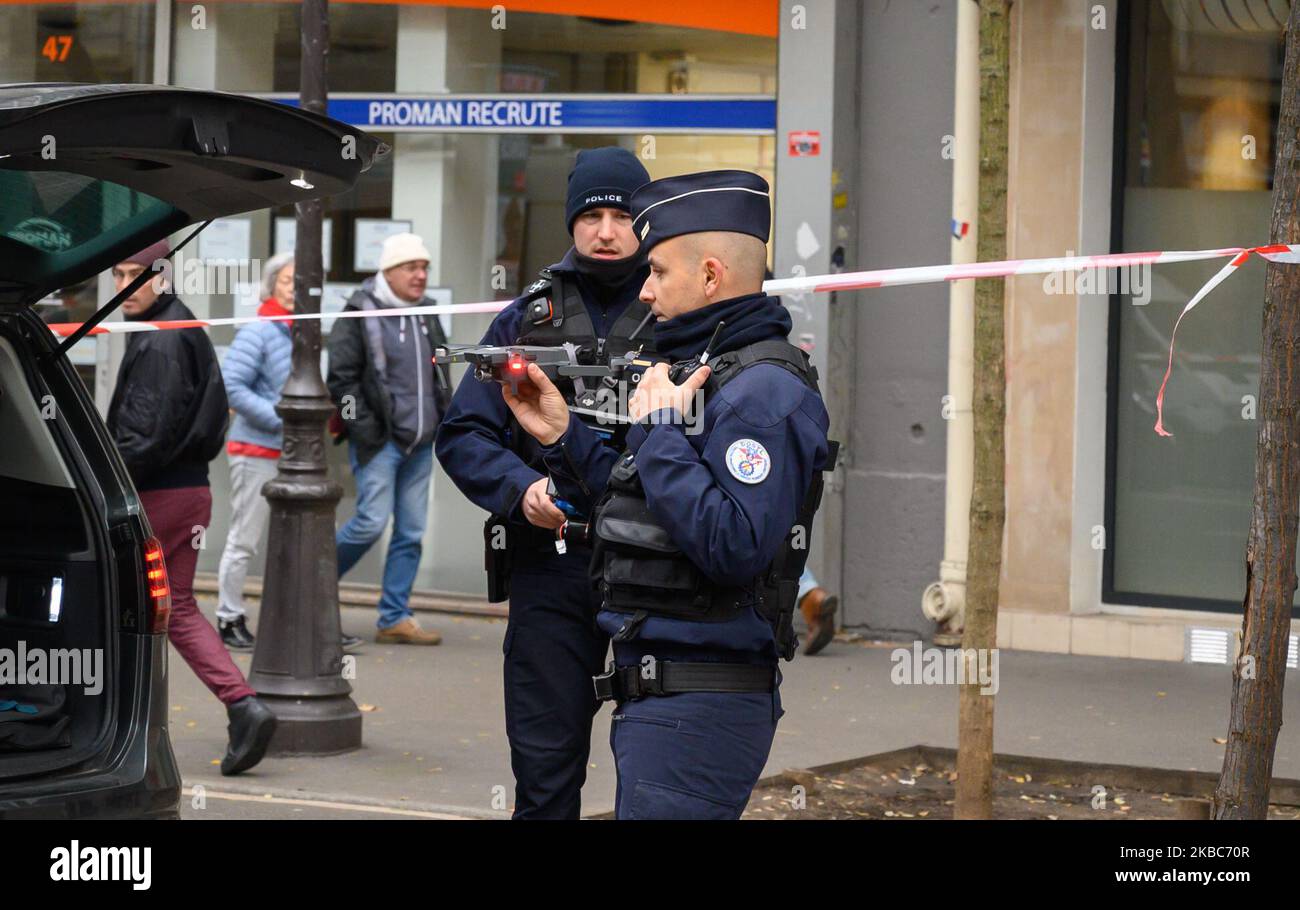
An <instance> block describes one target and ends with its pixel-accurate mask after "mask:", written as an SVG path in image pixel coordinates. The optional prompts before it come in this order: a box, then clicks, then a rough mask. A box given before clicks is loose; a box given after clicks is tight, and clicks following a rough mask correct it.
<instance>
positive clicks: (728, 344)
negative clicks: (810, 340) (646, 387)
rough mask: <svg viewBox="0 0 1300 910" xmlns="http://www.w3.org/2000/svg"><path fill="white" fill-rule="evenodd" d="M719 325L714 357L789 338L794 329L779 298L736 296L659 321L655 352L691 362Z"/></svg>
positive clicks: (655, 329)
mask: <svg viewBox="0 0 1300 910" xmlns="http://www.w3.org/2000/svg"><path fill="white" fill-rule="evenodd" d="M719 322H725V323H726V325H725V326H723V327H722V332H721V334H719V335H718V340H717V342H716V343H715V344H714V346H713V349H712V350H710V351H709V354H710V356H712V355H714V354H721V353H724V352H726V351H734V350H736V349H737V348H743V347H744V346H745V345H747V344H753V343H754V342H756V341H763V340H764V339H767V338H785V337H786V336H788V335H789V334H790V329H792V328H793V327H794V322H793V320H791V319H790V312H789V311H788V310H787V309H786V308H785V307H784V306H782V305H781V301H780V300H778V299H777V298H776V297H768V296H767V295H766V294H763V293H762V292H759V293H757V294H746V295H745V296H743V297H732V298H731V299H730V300H720V301H718V302H717V303H712V304H709V305H708V306H705V307H700V308H699V309H698V310H691V311H690V312H689V313H683V314H682V315H680V316H676V317H674V318H672V319H668V320H665V321H663V322H656V323H655V327H654V333H655V350H656V351H658V352H659V353H660V354H662V355H663V356H665V357H669V358H672V359H673V360H689V359H690V358H693V357H698V356H699V355H700V354H702V353H703V352H704V346H705V345H707V344H708V343H709V339H710V338H712V337H713V330H714V329H715V328H717V325H718V323H719Z"/></svg>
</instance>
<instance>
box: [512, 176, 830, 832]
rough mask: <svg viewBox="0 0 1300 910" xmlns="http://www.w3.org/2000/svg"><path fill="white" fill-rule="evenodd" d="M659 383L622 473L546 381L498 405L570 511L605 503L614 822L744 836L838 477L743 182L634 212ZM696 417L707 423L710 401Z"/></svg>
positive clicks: (639, 195)
mask: <svg viewBox="0 0 1300 910" xmlns="http://www.w3.org/2000/svg"><path fill="white" fill-rule="evenodd" d="M632 204H633V211H634V213H635V219H634V221H633V227H634V229H635V230H636V232H637V236H638V237H639V238H640V239H641V247H642V249H643V250H645V251H646V253H647V254H648V258H649V264H650V277H649V278H648V279H647V281H646V283H645V287H644V288H643V290H642V292H641V299H642V300H643V301H645V302H646V303H648V304H649V305H650V307H651V309H652V310H653V312H654V314H655V316H656V317H657V322H656V324H655V327H654V340H655V345H656V349H657V351H658V353H659V354H660V355H661V356H666V357H668V358H669V359H671V360H674V361H676V363H675V364H674V366H673V368H672V370H671V371H670V370H669V368H668V367H667V366H665V365H657V366H655V367H654V368H653V369H652V370H651V371H649V372H648V373H647V374H646V376H645V377H644V378H643V379H642V380H641V382H640V385H639V387H638V389H637V391H636V393H635V395H634V396H633V397H632V399H631V403H630V408H629V411H630V414H631V416H632V417H633V418H636V419H637V420H638V423H637V424H636V425H635V426H633V427H632V428H631V429H630V430H629V432H628V434H627V439H626V451H625V453H624V454H622V455H616V454H614V453H612V452H611V451H609V449H608V447H605V446H602V445H601V444H600V440H599V439H597V438H596V436H595V435H594V434H593V433H592V432H591V431H590V429H589V428H588V427H587V426H586V425H584V424H583V423H582V422H581V421H579V420H577V419H575V418H574V416H573V415H571V414H567V413H565V409H564V407H563V403H562V399H561V397H560V395H559V393H558V391H557V390H556V388H555V386H554V385H553V384H552V383H551V382H550V381H549V380H548V379H547V377H546V376H545V375H544V373H543V372H542V371H541V370H539V369H537V367H536V365H530V369H529V379H530V381H531V384H526V385H521V386H520V387H519V393H518V395H517V396H516V395H513V394H511V393H510V391H509V390H508V389H504V388H503V397H505V398H506V401H507V403H508V404H509V406H510V407H511V409H512V411H513V412H514V413H515V415H516V418H517V419H518V420H519V422H520V424H521V425H522V426H523V427H524V428H525V429H527V430H528V431H529V432H530V433H532V434H534V435H535V436H536V437H537V439H538V441H539V442H540V443H541V444H542V445H543V452H544V459H545V462H546V464H547V465H548V467H549V468H550V470H551V472H552V474H553V475H554V476H555V478H556V482H557V486H558V487H559V488H560V490H561V491H562V493H563V494H564V495H565V496H568V497H573V499H574V500H575V501H582V502H591V501H593V500H594V503H593V504H592V505H591V506H590V510H591V513H592V519H591V525H590V534H591V535H592V539H593V546H594V553H595V558H594V559H593V562H592V573H593V580H594V581H595V583H596V584H597V585H598V590H599V591H600V594H601V612H600V614H599V618H598V619H599V624H600V626H601V628H603V629H605V630H606V631H607V632H609V633H610V634H611V636H612V639H613V643H614V661H613V663H612V664H611V666H610V668H609V669H608V670H607V671H606V672H605V673H602V674H599V675H598V676H597V677H595V680H594V685H595V687H596V690H597V693H598V695H599V696H600V697H601V698H602V699H609V700H612V701H615V702H617V705H618V706H617V709H616V710H615V713H614V716H613V725H612V732H611V734H610V740H611V745H612V747H613V750H614V757H615V762H616V765H617V769H618V794H617V798H616V811H617V815H618V817H619V818H738V817H739V816H740V814H741V812H742V811H743V810H744V808H745V805H746V803H747V801H748V799H749V796H750V793H751V791H752V790H753V786H754V784H755V782H756V781H757V780H758V777H759V775H760V774H761V772H762V769H763V766H764V764H765V762H766V761H767V757H768V753H769V751H770V749H771V745H772V740H773V737H774V735H775V733H776V724H777V720H778V719H779V718H780V716H781V714H782V709H781V703H780V694H779V684H780V673H779V671H778V668H777V663H778V659H779V658H785V659H789V658H790V657H791V656H793V654H794V651H795V646H796V641H795V637H794V633H793V628H792V620H791V618H792V614H793V610H794V602H795V595H796V593H797V588H798V579H799V576H800V574H801V573H802V571H803V568H804V563H805V562H806V558H807V546H808V534H809V530H810V528H811V522H812V517H813V514H814V512H815V511H816V508H817V504H818V502H819V500H820V497H821V487H822V471H824V470H828V469H829V468H830V467H831V466H832V465H833V462H834V443H831V442H830V441H829V440H828V439H827V436H826V433H827V427H828V425H829V418H828V416H827V413H826V408H825V406H824V405H823V403H822V399H821V396H820V394H819V393H818V391H817V383H816V374H815V371H814V370H813V369H812V368H811V366H810V365H809V363H808V358H807V355H806V354H805V353H804V352H803V351H801V350H799V349H798V348H797V347H795V346H793V345H791V344H790V343H789V342H788V341H787V335H788V333H789V331H790V329H791V320H790V316H789V314H788V313H787V311H786V309H785V308H784V307H783V306H782V305H781V303H780V301H779V300H777V299H776V298H773V297H768V296H766V295H764V294H763V293H762V291H761V287H762V282H763V274H764V266H765V264H766V259H767V255H766V241H767V238H768V231H769V228H770V207H769V196H768V186H767V183H766V181H764V180H763V179H762V178H761V177H759V176H757V175H755V174H751V173H748V172H744V171H712V172H707V173H702V174H690V175H686V176H682V177H672V178H668V179H664V180H657V181H655V182H653V183H650V184H648V185H646V186H644V187H641V188H640V189H639V190H638V191H637V192H636V194H635V195H634V196H633V200H632ZM700 396H702V397H703V408H702V411H701V410H700V408H699V405H698V401H697V399H698V398H699V397H700Z"/></svg>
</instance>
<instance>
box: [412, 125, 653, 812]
mask: <svg viewBox="0 0 1300 910" xmlns="http://www.w3.org/2000/svg"><path fill="white" fill-rule="evenodd" d="M649 179H650V177H649V175H648V174H647V173H646V170H645V168H644V167H643V166H642V165H641V163H640V162H639V161H638V160H637V158H636V156H635V155H633V154H632V153H631V152H629V151H627V150H625V149H622V148H617V147H606V148H597V149H590V150H584V151H581V152H579V153H578V156H577V161H576V163H575V165H574V167H573V170H572V172H571V173H570V174H569V183H568V197H567V202H566V206H565V219H566V223H567V226H568V229H569V233H570V234H571V235H572V236H573V247H572V248H571V249H570V250H569V251H568V253H566V254H565V256H564V258H563V259H561V260H560V261H559V262H557V263H555V264H554V265H551V266H549V267H548V268H546V269H543V270H542V273H541V276H540V280H538V281H537V282H535V283H534V284H532V285H530V286H529V287H528V288H527V289H526V290H525V292H524V294H523V296H521V297H519V298H517V299H516V300H515V301H514V302H513V303H512V304H511V305H510V306H509V307H507V308H506V309H505V310H503V311H502V312H501V313H500V314H499V315H498V316H497V318H496V319H495V320H494V321H493V323H492V325H491V327H490V328H489V329H488V332H487V334H486V335H485V336H484V337H483V342H482V343H483V344H485V345H512V344H531V345H548V346H554V345H561V344H565V343H568V344H573V345H575V346H576V347H577V356H578V358H579V359H580V361H581V362H582V363H584V364H587V365H597V364H600V363H607V362H608V361H609V359H610V358H611V357H621V356H623V355H625V354H626V353H628V352H629V351H630V350H635V349H637V348H641V347H644V349H645V351H646V352H649V350H650V348H651V337H650V336H651V329H650V325H649V323H650V321H651V316H650V311H649V309H648V307H647V305H646V304H645V303H642V302H641V301H640V300H638V299H637V295H638V293H639V292H640V290H641V286H642V284H643V283H644V282H645V279H646V276H647V274H648V272H649V269H648V268H647V266H646V265H645V258H644V256H642V255H641V254H640V252H639V250H638V246H639V244H638V241H637V237H636V235H635V234H634V233H633V232H632V217H631V214H630V211H631V197H632V192H633V191H634V190H635V189H636V188H637V187H638V186H641V185H642V184H644V183H646V182H647V181H649ZM638 329H639V330H640V331H639V332H638ZM638 334H639V335H640V337H636V336H637V335H638ZM588 382H589V383H590V380H589V381H588ZM582 386H583V384H582V381H581V380H570V381H567V382H564V383H562V385H561V392H562V393H563V395H564V396H565V402H564V403H562V405H561V406H562V407H565V408H566V413H568V412H567V405H568V404H575V403H578V402H576V399H577V398H579V397H582V396H583V395H586V394H588V393H590V392H591V388H590V387H589V386H588V387H582ZM620 397H621V398H622V400H623V401H626V399H627V394H626V392H625V391H622V390H620ZM588 403H589V402H588ZM591 433H592V436H591V437H590V438H591V439H592V440H593V443H592V444H593V445H596V446H617V447H621V445H622V436H623V432H621V431H620V430H619V429H618V425H617V424H611V423H609V422H608V421H593V429H592V430H591ZM435 451H436V453H437V456H438V460H439V462H441V464H442V466H443V468H444V469H445V470H446V472H447V474H448V475H450V477H451V479H452V480H453V481H454V482H455V484H456V486H457V487H459V488H460V490H461V492H463V493H464V494H465V495H466V496H467V497H468V498H469V499H470V500H471V501H472V502H474V503H475V504H476V505H478V506H480V507H482V508H484V509H486V510H487V511H488V512H490V513H492V517H491V518H490V519H489V520H488V522H487V523H486V525H485V527H484V545H485V552H486V555H487V565H488V575H489V579H488V588H489V599H490V600H493V601H499V600H504V599H506V597H507V596H508V597H509V601H510V618H509V622H508V624H507V627H506V634H505V644H504V652H505V707H506V736H507V738H508V739H509V741H510V762H511V766H512V768H513V770H514V775H515V807H514V817H515V818H578V817H579V814H580V802H579V792H580V790H581V788H582V784H583V782H584V780H585V779H586V772H587V759H588V753H589V752H590V745H591V723H592V717H593V716H594V715H595V713H596V710H597V708H598V707H599V703H598V702H597V699H596V697H595V693H594V691H593V688H592V683H591V678H592V676H593V675H595V674H597V673H599V672H600V670H601V668H602V666H603V665H604V661H605V655H606V653H607V652H608V648H609V636H608V634H607V633H605V632H604V631H602V630H601V629H600V628H598V627H597V626H596V624H595V621H594V617H595V613H596V610H597V608H598V607H599V599H598V598H597V597H596V596H595V594H594V593H593V591H592V589H591V586H590V584H589V583H588V581H587V567H588V564H589V562H590V559H591V551H590V550H589V549H587V548H586V547H585V546H582V545H581V544H579V543H578V542H576V541H575V542H573V543H568V544H561V545H560V546H559V547H557V534H556V531H557V529H559V528H561V527H562V526H563V525H564V523H565V521H566V519H567V518H569V517H573V518H583V517H584V516H582V515H580V514H577V513H576V512H574V511H573V509H572V508H571V507H570V510H571V512H573V514H572V515H566V513H565V512H564V511H562V510H561V508H560V506H566V507H568V504H567V503H565V502H563V501H561V502H560V503H559V505H557V504H556V502H555V501H554V499H553V497H551V496H548V483H549V477H548V471H547V468H546V466H545V464H544V463H543V461H542V454H541V450H540V447H539V446H538V444H537V443H536V441H535V440H534V439H533V438H532V437H531V436H529V435H528V434H526V433H524V432H522V431H521V430H520V429H519V427H518V425H517V424H516V423H515V422H514V421H513V419H512V417H511V414H510V411H509V410H508V409H507V408H506V405H505V402H504V401H503V400H502V397H501V393H500V392H499V391H497V388H496V386H495V384H493V383H483V382H480V381H478V380H477V379H475V378H474V377H473V376H472V375H466V376H465V377H464V379H463V380H462V381H461V383H460V386H459V387H458V388H457V390H456V394H455V396H454V397H453V399H452V402H451V407H450V408H449V409H448V411H447V413H446V415H445V416H444V417H443V420H442V424H441V426H440V428H439V431H438V437H437V441H436V444H435ZM616 454H617V452H616V449H615V448H610V456H611V458H612V457H613V456H614V455H616ZM561 550H563V552H561Z"/></svg>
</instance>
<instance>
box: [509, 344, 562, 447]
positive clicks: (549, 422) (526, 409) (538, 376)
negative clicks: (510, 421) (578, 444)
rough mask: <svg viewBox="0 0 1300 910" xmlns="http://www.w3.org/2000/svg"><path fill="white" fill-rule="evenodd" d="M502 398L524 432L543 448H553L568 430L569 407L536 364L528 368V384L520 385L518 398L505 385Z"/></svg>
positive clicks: (522, 383)
mask: <svg viewBox="0 0 1300 910" xmlns="http://www.w3.org/2000/svg"><path fill="white" fill-rule="evenodd" d="M501 395H502V397H504V398H505V400H506V405H507V406H509V408H510V410H511V411H512V412H513V413H514V415H515V420H517V421H519V425H520V426H521V427H523V428H524V432H526V433H527V434H528V435H529V436H532V437H533V438H534V439H536V440H537V441H538V442H540V443H541V444H542V445H544V446H549V445H554V444H555V443H556V442H558V441H559V440H560V437H561V436H563V435H564V434H565V432H566V431H567V430H568V429H569V406H568V404H566V403H565V401H564V396H563V395H562V394H560V390H559V389H557V388H556V387H555V383H553V382H551V380H550V379H549V378H548V377H547V375H546V373H545V371H543V370H542V368H541V367H539V366H538V365H537V364H535V363H530V364H528V382H521V383H520V384H519V394H518V395H515V394H514V393H513V392H511V391H510V388H509V387H508V386H505V385H502V386H501Z"/></svg>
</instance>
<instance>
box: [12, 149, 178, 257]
mask: <svg viewBox="0 0 1300 910" xmlns="http://www.w3.org/2000/svg"><path fill="white" fill-rule="evenodd" d="M0 200H3V202H2V203H0V236H2V237H7V238H9V239H10V240H16V241H18V242H19V243H22V244H25V245H26V246H29V247H31V248H32V249H34V250H38V251H40V252H42V253H68V252H71V251H74V250H76V249H77V247H80V246H81V245H83V244H85V243H88V242H90V241H92V240H97V239H99V238H102V237H104V236H105V235H106V234H112V233H113V232H114V231H116V230H119V229H121V228H123V227H124V226H125V225H126V224H127V223H128V222H130V221H131V220H132V219H134V218H135V217H136V216H138V215H141V214H144V213H148V212H152V211H153V210H155V209H156V210H160V211H161V210H165V209H168V208H169V206H168V205H167V204H166V203H164V202H162V201H160V200H158V199H155V198H154V197H152V196H149V195H147V194H145V193H141V192H138V191H136V190H133V189H129V188H128V187H124V186H121V185H119V184H116V183H110V182H109V181H107V180H97V179H95V178H94V177H87V176H85V175H83V174H69V173H64V172H62V171H12V170H2V169H0Z"/></svg>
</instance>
